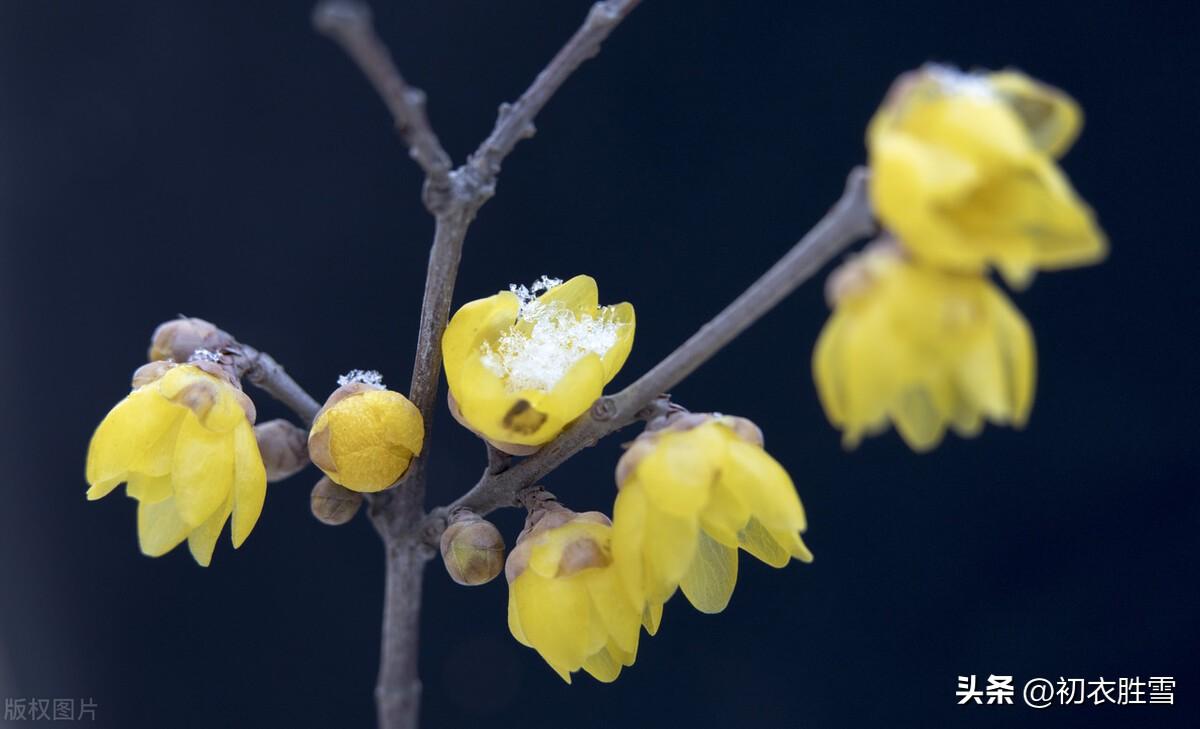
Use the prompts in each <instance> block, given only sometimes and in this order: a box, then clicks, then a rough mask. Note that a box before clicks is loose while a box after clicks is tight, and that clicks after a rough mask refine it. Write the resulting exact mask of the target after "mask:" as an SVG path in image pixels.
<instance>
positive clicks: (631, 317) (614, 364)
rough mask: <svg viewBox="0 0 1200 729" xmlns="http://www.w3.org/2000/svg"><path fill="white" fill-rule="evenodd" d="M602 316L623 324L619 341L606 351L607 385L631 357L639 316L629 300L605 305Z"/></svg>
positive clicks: (605, 382)
mask: <svg viewBox="0 0 1200 729" xmlns="http://www.w3.org/2000/svg"><path fill="white" fill-rule="evenodd" d="M600 316H602V317H603V316H607V317H611V318H612V320H613V321H617V322H620V323H621V325H622V326H621V328H620V329H618V330H617V341H616V342H614V343H613V345H612V346H611V347H609V348H608V351H607V352H605V353H604V357H603V363H604V384H606V385H607V384H608V383H609V382H610V381H611V380H612V378H614V377H616V376H617V373H618V372H620V371H621V368H622V367H624V366H625V360H627V359H628V358H629V352H630V351H631V350H632V349H633V335H634V333H635V332H636V331H637V316H636V315H635V314H634V312H633V305H632V304H630V303H627V302H622V303H620V304H615V305H613V306H606V307H604V308H603V309H602V310H601V312H600Z"/></svg>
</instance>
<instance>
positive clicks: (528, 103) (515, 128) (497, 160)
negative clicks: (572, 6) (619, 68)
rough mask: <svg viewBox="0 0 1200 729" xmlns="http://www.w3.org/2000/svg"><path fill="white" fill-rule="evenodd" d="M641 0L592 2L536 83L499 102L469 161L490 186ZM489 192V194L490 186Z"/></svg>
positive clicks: (489, 186)
mask: <svg viewBox="0 0 1200 729" xmlns="http://www.w3.org/2000/svg"><path fill="white" fill-rule="evenodd" d="M640 2H641V0H604V1H603V2H598V3H596V4H595V5H593V6H592V9H591V11H590V12H588V15H587V18H586V19H585V20H584V21H583V25H582V26H580V27H579V30H577V31H575V35H573V36H571V39H570V40H568V41H567V43H566V45H564V46H563V47H562V49H561V50H560V51H559V52H558V54H557V55H555V56H554V58H553V59H552V60H551V61H550V64H549V65H547V66H546V68H545V70H543V71H542V72H541V73H539V74H538V76H537V78H536V79H535V80H534V82H533V84H532V85H530V87H529V88H528V89H526V91H525V93H523V94H521V98H519V99H517V100H516V101H515V102H514V103H512V104H502V105H501V106H500V117H499V118H498V119H497V120H496V128H495V129H493V130H492V133H491V135H489V136H488V138H487V139H485V140H484V142H483V144H481V145H479V149H477V150H476V151H475V154H473V155H471V161H470V162H469V163H468V164H469V165H470V166H471V167H472V168H474V170H475V171H476V172H477V173H478V174H479V176H480V179H481V180H482V181H484V182H485V185H486V186H487V187H488V188H491V183H492V182H494V180H495V177H496V175H497V174H499V172H500V164H501V163H502V162H503V161H504V158H505V157H507V156H508V154H509V153H510V152H512V150H513V148H514V147H516V146H517V142H519V141H521V140H522V139H526V138H528V137H531V136H533V133H534V126H533V119H534V117H535V116H537V115H538V112H540V111H541V110H542V107H544V106H545V105H546V102H547V101H549V100H550V97H551V96H553V95H554V92H556V91H558V89H559V87H560V86H562V85H563V82H564V81H566V80H567V78H568V77H569V76H570V75H571V74H572V73H573V72H574V71H575V69H577V68H579V65H580V64H582V63H583V62H584V61H586V60H588V59H589V58H592V57H593V56H595V55H596V54H597V53H599V52H600V44H601V43H603V42H604V40H605V39H606V38H608V36H609V34H610V33H612V31H613V29H615V28H616V27H617V25H619V24H620V23H621V21H622V20H624V19H625V16H627V15H629V13H630V12H632V11H633V9H634V8H635V7H637V6H638V4H639V3H640ZM488 194H490V189H489V192H488Z"/></svg>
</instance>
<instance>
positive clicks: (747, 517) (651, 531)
mask: <svg viewBox="0 0 1200 729" xmlns="http://www.w3.org/2000/svg"><path fill="white" fill-rule="evenodd" d="M694 417H695V416H690V417H688V418H685V419H684V420H682V421H681V422H680V423H679V425H678V426H677V428H678V429H676V427H672V426H668V427H667V428H665V429H663V430H659V431H652V432H647V433H645V434H643V435H642V436H640V437H639V438H638V441H637V442H635V444H634V446H633V447H632V448H630V450H629V451H628V452H627V453H626V454H625V456H624V457H623V458H622V463H621V464H620V465H619V466H618V482H619V483H618V485H619V487H620V492H619V493H618V494H617V501H616V504H615V506H614V507H613V557H614V561H615V563H616V565H617V568H618V570H619V572H620V574H621V577H622V581H623V583H624V585H625V587H626V590H627V592H628V593H629V595H630V596H631V597H632V598H633V600H634V602H635V603H636V602H643V601H644V602H645V603H646V604H647V605H650V606H658V607H661V605H662V604H663V603H665V602H666V601H667V600H668V599H669V598H670V597H671V595H672V594H673V593H674V592H675V589H676V587H679V588H680V589H682V590H683V594H684V595H685V596H686V597H687V599H688V601H690V602H691V603H692V605H694V606H695V607H696V609H698V610H700V611H702V612H706V613H717V612H720V611H722V610H724V609H725V606H726V605H727V604H728V603H729V598H730V596H731V595H732V594H733V588H734V584H735V583H736V582H737V565H738V556H737V550H738V547H741V548H742V549H744V550H746V551H747V552H749V553H750V554H751V555H753V556H754V557H757V558H758V559H760V560H762V561H763V562H766V563H767V564H769V565H771V566H772V567H783V566H784V565H786V564H787V563H788V562H789V561H790V560H791V559H792V558H793V557H794V558H796V559H799V560H802V561H804V562H810V561H812V554H811V553H810V552H809V551H808V548H807V547H806V546H805V545H804V542H803V541H802V540H801V538H800V534H801V533H802V532H803V531H804V530H805V528H806V526H807V524H806V521H805V516H804V507H803V506H801V504H800V499H799V497H798V496H797V495H796V489H795V487H794V486H793V485H792V480H791V478H789V477H788V474H787V472H786V471H784V470H783V467H782V466H780V465H779V463H778V462H777V461H776V460H775V459H774V458H772V457H771V456H769V455H768V454H767V453H766V451H764V450H763V449H762V440H761V434H759V433H758V429H757V428H755V427H754V426H753V425H752V424H750V423H749V421H746V420H744V419H741V418H729V417H724V416H718V417H701V418H699V419H693V418H694ZM696 422H700V424H699V425H696Z"/></svg>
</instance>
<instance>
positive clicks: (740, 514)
mask: <svg viewBox="0 0 1200 729" xmlns="http://www.w3.org/2000/svg"><path fill="white" fill-rule="evenodd" d="M749 520H750V508H749V507H748V506H747V505H746V500H745V499H744V498H743V497H742V495H741V494H740V493H739V492H738V490H737V489H735V488H731V487H730V486H729V479H728V477H727V476H726V477H722V478H720V479H718V480H717V482H716V483H714V484H713V486H712V488H711V490H710V492H709V499H708V503H707V504H706V505H705V507H704V511H702V512H700V526H701V527H702V528H703V529H704V531H706V532H708V535H709V536H710V537H712V538H713V539H715V540H717V541H718V542H720V543H721V544H724V545H725V546H727V547H737V546H738V532H739V531H741V530H742V527H744V526H746V522H747V521H749Z"/></svg>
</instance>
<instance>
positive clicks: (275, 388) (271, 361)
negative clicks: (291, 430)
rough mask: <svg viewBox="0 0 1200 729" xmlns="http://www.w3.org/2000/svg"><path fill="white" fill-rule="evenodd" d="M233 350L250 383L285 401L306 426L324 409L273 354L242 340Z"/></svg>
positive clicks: (239, 366)
mask: <svg viewBox="0 0 1200 729" xmlns="http://www.w3.org/2000/svg"><path fill="white" fill-rule="evenodd" d="M231 353H233V354H234V356H235V357H236V358H237V360H238V362H237V368H238V371H239V372H240V373H241V375H242V376H243V377H245V378H246V379H247V380H249V381H250V384H252V385H254V386H255V387H257V388H259V389H260V390H263V391H264V392H266V393H267V394H268V395H270V396H271V397H273V398H275V399H276V400H278V401H279V402H281V403H283V404H284V405H285V406H286V407H287V408H288V409H289V410H291V411H292V412H294V413H295V414H296V415H298V416H299V417H300V419H301V420H303V421H304V423H305V424H306V425H311V424H312V421H313V418H315V417H317V411H318V410H320V409H321V405H320V403H318V402H317V401H316V400H314V399H313V397H312V395H309V394H308V393H307V392H305V390H304V388H303V387H300V385H299V384H298V383H297V382H296V381H295V380H293V379H292V377H291V375H289V374H288V373H287V372H286V371H284V369H283V366H282V365H280V364H279V363H278V362H276V361H275V358H274V357H272V356H271V355H269V354H267V353H266V352H260V351H258V350H257V349H255V348H254V347H251V346H250V345H248V344H241V343H240V342H239V343H237V344H236V345H234V346H233V347H231Z"/></svg>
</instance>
